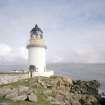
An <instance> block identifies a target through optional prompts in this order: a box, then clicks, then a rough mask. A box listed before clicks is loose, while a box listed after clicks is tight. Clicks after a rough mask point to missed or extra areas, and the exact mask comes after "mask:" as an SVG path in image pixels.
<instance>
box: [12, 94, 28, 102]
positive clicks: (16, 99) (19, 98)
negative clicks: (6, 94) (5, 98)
mask: <svg viewBox="0 0 105 105" xmlns="http://www.w3.org/2000/svg"><path fill="white" fill-rule="evenodd" d="M26 99H27V95H25V94H23V95H21V96H16V97H14V98H11V100H13V101H25V100H26Z"/></svg>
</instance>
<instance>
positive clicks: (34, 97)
mask: <svg viewBox="0 0 105 105" xmlns="http://www.w3.org/2000/svg"><path fill="white" fill-rule="evenodd" d="M28 100H29V101H31V102H37V96H36V95H35V94H34V93H31V94H30V95H28Z"/></svg>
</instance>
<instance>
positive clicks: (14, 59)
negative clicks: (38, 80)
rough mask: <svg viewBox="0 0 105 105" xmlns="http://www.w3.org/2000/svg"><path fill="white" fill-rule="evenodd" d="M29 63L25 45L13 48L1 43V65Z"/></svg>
mask: <svg viewBox="0 0 105 105" xmlns="http://www.w3.org/2000/svg"><path fill="white" fill-rule="evenodd" d="M26 63H27V50H26V49H25V48H24V47H20V48H12V47H11V46H9V45H6V44H0V65H9V64H10V65H15V64H17V65H18V64H20V65H21V64H26Z"/></svg>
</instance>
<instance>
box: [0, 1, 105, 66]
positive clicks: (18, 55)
mask: <svg viewBox="0 0 105 105" xmlns="http://www.w3.org/2000/svg"><path fill="white" fill-rule="evenodd" d="M35 24H38V26H39V27H40V28H41V29H42V30H43V32H44V33H43V36H44V39H45V42H46V45H47V47H48V49H47V51H46V58H47V59H46V61H47V63H58V62H70V63H105V0H0V65H4V64H6V65H8V64H11V65H18V64H27V57H28V52H27V49H26V45H27V43H28V40H29V37H30V33H29V32H30V30H31V29H32V28H33V27H34V25H35Z"/></svg>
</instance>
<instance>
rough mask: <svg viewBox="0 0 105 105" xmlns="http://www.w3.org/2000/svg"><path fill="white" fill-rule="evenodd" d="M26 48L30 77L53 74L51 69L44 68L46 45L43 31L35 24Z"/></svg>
mask: <svg viewBox="0 0 105 105" xmlns="http://www.w3.org/2000/svg"><path fill="white" fill-rule="evenodd" d="M27 48H28V65H29V71H30V72H29V73H30V77H33V76H45V77H49V76H52V75H53V74H54V72H53V71H47V70H46V49H47V47H46V45H45V42H44V39H43V31H42V30H41V29H40V28H39V27H38V25H37V24H36V25H35V27H34V28H32V30H31V31H30V40H29V44H28V45H27Z"/></svg>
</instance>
